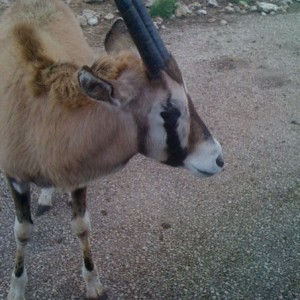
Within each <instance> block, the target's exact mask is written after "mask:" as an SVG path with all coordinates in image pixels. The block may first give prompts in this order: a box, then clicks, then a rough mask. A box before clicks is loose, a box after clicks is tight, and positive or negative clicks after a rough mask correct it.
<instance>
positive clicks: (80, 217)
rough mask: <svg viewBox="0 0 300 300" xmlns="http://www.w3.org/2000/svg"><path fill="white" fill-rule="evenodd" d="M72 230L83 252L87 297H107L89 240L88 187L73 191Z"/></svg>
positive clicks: (83, 270) (83, 271)
mask: <svg viewBox="0 0 300 300" xmlns="http://www.w3.org/2000/svg"><path fill="white" fill-rule="evenodd" d="M71 197H72V211H73V216H72V230H73V232H74V234H75V235H76V236H77V238H78V240H79V242H80V246H81V249H82V254H83V266H82V276H83V279H84V281H85V284H86V298H87V299H99V300H100V299H101V300H104V299H107V294H106V292H105V288H104V287H103V285H102V284H101V282H100V280H99V276H98V272H97V268H96V266H95V264H94V262H93V258H92V252H91V247H90V241H89V232H90V229H91V224H90V218H89V215H88V212H87V210H86V187H85V188H80V189H77V190H75V191H74V192H72V194H71Z"/></svg>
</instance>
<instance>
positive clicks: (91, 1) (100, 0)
mask: <svg viewBox="0 0 300 300" xmlns="http://www.w3.org/2000/svg"><path fill="white" fill-rule="evenodd" d="M103 1H104V0H83V2H85V3H88V4H99V3H103Z"/></svg>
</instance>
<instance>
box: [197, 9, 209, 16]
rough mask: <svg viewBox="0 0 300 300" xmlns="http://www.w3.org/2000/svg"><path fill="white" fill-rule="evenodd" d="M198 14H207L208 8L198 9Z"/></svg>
mask: <svg viewBox="0 0 300 300" xmlns="http://www.w3.org/2000/svg"><path fill="white" fill-rule="evenodd" d="M197 14H198V15H207V10H206V9H199V10H197Z"/></svg>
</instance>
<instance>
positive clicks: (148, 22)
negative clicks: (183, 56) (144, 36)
mask: <svg viewBox="0 0 300 300" xmlns="http://www.w3.org/2000/svg"><path fill="white" fill-rule="evenodd" d="M132 2H133V5H134V7H135V9H136V10H137V12H138V14H139V15H140V17H141V19H142V21H143V23H144V25H145V27H146V29H147V31H148V32H149V34H150V36H151V38H152V40H153V42H154V44H155V46H156V48H157V50H158V51H159V53H160V55H161V57H162V59H163V61H164V62H167V61H168V60H169V59H170V58H171V54H170V52H169V51H168V50H167V48H166V47H165V44H164V42H163V41H162V39H161V37H160V35H159V33H158V31H157V29H156V28H155V26H154V24H153V21H152V19H151V17H150V15H149V13H148V11H147V9H146V7H145V5H144V4H143V3H142V1H140V0H132Z"/></svg>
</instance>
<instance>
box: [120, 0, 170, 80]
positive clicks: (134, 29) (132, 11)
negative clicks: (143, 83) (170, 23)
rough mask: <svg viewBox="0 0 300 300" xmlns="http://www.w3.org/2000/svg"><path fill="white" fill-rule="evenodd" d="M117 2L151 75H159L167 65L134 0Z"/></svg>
mask: <svg viewBox="0 0 300 300" xmlns="http://www.w3.org/2000/svg"><path fill="white" fill-rule="evenodd" d="M115 3H116V6H117V7H118V10H119V11H120V13H121V16H122V17H123V19H124V22H125V24H126V26H127V28H128V31H129V33H130V35H131V37H132V39H133V41H134V43H135V45H136V47H137V49H138V51H139V53H140V55H141V57H142V60H143V62H144V64H145V65H146V67H147V70H148V72H149V75H150V76H151V77H154V78H156V77H159V75H160V71H161V70H162V69H164V68H165V67H166V64H165V61H164V59H163V58H162V56H161V54H160V52H159V50H158V48H157V46H156V43H155V42H154V41H153V38H152V36H151V35H150V33H149V31H148V29H147V28H146V26H145V24H144V22H143V20H142V19H141V17H140V15H139V13H138V12H137V10H136V8H135V7H134V5H133V3H132V0H115ZM149 18H150V17H149Z"/></svg>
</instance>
